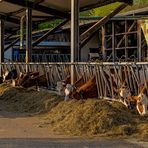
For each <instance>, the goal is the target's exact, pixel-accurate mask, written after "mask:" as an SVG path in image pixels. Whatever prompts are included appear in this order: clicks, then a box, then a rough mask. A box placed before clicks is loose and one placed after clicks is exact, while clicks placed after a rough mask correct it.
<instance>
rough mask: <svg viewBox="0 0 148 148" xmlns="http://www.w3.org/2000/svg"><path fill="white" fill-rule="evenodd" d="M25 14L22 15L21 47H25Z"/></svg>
mask: <svg viewBox="0 0 148 148" xmlns="http://www.w3.org/2000/svg"><path fill="white" fill-rule="evenodd" d="M24 19H25V15H24V16H22V17H21V21H20V49H23V47H24V21H25V20H24Z"/></svg>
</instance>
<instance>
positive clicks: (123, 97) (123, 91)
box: [113, 82, 133, 109]
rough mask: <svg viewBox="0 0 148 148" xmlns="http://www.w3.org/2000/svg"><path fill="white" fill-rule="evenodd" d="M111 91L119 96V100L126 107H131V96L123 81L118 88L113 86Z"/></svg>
mask: <svg viewBox="0 0 148 148" xmlns="http://www.w3.org/2000/svg"><path fill="white" fill-rule="evenodd" d="M113 91H114V92H115V93H117V94H119V96H120V101H121V102H122V103H123V104H124V105H125V106H126V107H127V108H130V109H132V108H133V106H132V105H131V101H130V98H131V96H132V94H131V90H130V88H129V87H128V86H127V85H126V83H125V82H123V83H122V85H121V87H120V88H119V89H117V88H115V87H113Z"/></svg>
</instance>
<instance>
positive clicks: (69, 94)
mask: <svg viewBox="0 0 148 148" xmlns="http://www.w3.org/2000/svg"><path fill="white" fill-rule="evenodd" d="M112 81H113V80H112ZM7 82H9V83H11V84H12V86H13V87H15V86H22V87H24V88H29V87H32V86H36V88H37V89H38V88H39V87H48V83H49V82H48V81H47V75H45V74H43V75H40V73H39V72H28V73H19V74H18V73H17V70H16V69H13V70H11V71H6V72H5V73H4V74H3V76H2V77H0V83H7ZM112 84H113V91H114V93H115V94H116V95H117V96H118V97H120V101H121V102H122V103H123V104H124V105H125V106H126V107H128V108H130V109H132V108H133V107H135V108H136V109H137V111H138V112H139V114H140V115H146V114H148V98H147V96H146V92H147V84H146V83H144V84H143V87H141V90H140V93H139V95H137V96H136V95H133V94H132V92H131V90H130V89H129V88H128V86H127V85H126V83H125V82H123V83H122V85H121V86H120V88H117V85H116V84H115V82H114V81H113V82H112ZM57 91H58V93H59V95H61V96H64V97H65V100H68V99H69V98H71V99H77V100H80V99H87V98H97V97H98V89H97V83H96V75H92V76H91V77H90V78H89V80H88V81H86V82H85V81H84V74H82V75H81V76H80V78H79V79H78V80H77V81H75V83H74V84H73V85H71V77H70V75H69V76H67V77H65V78H64V79H63V80H62V81H58V82H57ZM131 102H132V103H131ZM133 102H134V103H133ZM133 104H134V105H133Z"/></svg>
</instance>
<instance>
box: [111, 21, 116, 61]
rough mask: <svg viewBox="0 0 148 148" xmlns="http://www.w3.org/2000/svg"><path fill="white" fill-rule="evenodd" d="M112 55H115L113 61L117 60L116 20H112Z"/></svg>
mask: <svg viewBox="0 0 148 148" xmlns="http://www.w3.org/2000/svg"><path fill="white" fill-rule="evenodd" d="M112 56H113V62H115V24H114V21H112Z"/></svg>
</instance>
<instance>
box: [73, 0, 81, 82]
mask: <svg viewBox="0 0 148 148" xmlns="http://www.w3.org/2000/svg"><path fill="white" fill-rule="evenodd" d="M79 5H80V4H79V0H71V63H73V62H77V61H79V56H80V55H79V9H80V6H79ZM74 79H75V72H74V65H72V66H71V84H74Z"/></svg>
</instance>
